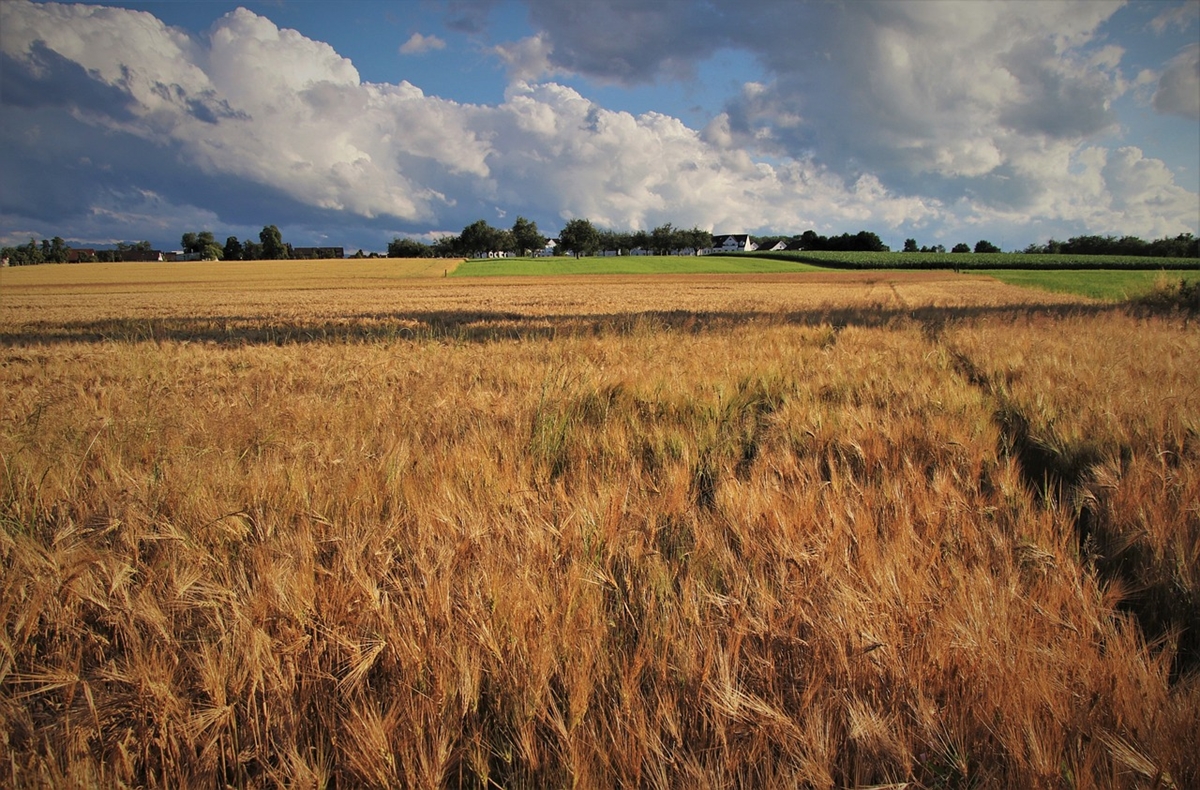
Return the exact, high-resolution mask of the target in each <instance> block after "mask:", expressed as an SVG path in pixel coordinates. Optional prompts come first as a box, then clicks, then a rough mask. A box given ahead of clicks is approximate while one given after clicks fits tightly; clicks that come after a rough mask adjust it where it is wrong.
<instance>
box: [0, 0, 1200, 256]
mask: <svg viewBox="0 0 1200 790" xmlns="http://www.w3.org/2000/svg"><path fill="white" fill-rule="evenodd" d="M518 216H523V217H525V218H527V219H530V220H533V221H535V222H537V224H538V227H539V228H540V229H541V231H542V232H543V233H544V234H546V235H550V236H553V235H554V234H556V233H557V232H558V230H560V229H561V227H562V226H563V225H564V224H565V223H566V222H567V221H568V220H570V219H573V218H577V217H582V218H586V219H589V220H591V221H592V223H593V224H595V225H597V226H600V227H605V228H611V229H616V230H635V229H647V230H648V229H652V228H654V227H656V226H658V225H661V224H663V223H667V222H670V223H672V224H674V225H675V226H677V227H693V226H696V227H701V228H706V229H709V230H712V231H713V232H715V233H752V234H757V235H770V234H781V235H793V234H800V233H802V232H804V231H806V230H810V229H811V230H815V231H817V232H818V233H821V234H823V235H835V234H839V233H856V232H858V231H860V230H869V231H873V232H875V233H877V234H879V236H880V237H881V238H882V239H883V241H884V242H885V243H887V244H889V245H891V246H892V248H893V249H899V248H900V247H901V246H902V245H903V243H904V240H905V239H907V238H914V239H916V240H917V242H918V243H919V244H920V245H934V244H944V245H946V246H947V247H950V246H952V245H953V244H956V243H958V242H965V243H968V244H971V245H974V243H975V242H976V241H978V240H980V239H987V240H989V241H991V242H993V243H995V244H998V245H999V246H1000V247H1001V248H1003V249H1005V250H1019V249H1022V248H1024V247H1026V246H1027V245H1029V244H1032V243H1045V242H1046V241H1047V240H1048V239H1050V238H1057V239H1066V238H1069V237H1072V236H1078V235H1085V234H1098V235H1117V236H1121V235H1127V234H1131V235H1137V236H1141V237H1142V238H1144V239H1148V240H1149V239H1155V238H1161V237H1163V236H1175V235H1177V234H1180V233H1193V234H1198V235H1200V0H1185V1H1181V2H1177V1H1175V0H1130V2H1125V3H1121V2H1104V0H1081V1H1078V2H1076V1H1075V0H1063V1H1062V2H1057V1H1056V2H1048V1H1047V2H1042V1H1040V0H1017V2H1003V1H1002V0H963V1H962V2H959V1H958V0H881V1H880V2H873V1H872V0H854V2H825V1H824V0H820V1H814V2H800V1H798V0H687V1H685V0H611V1H610V2H598V1H597V2H581V1H580V0H511V1H510V0H450V1H449V2H431V1H427V0H390V1H388V2H383V1H381V0H343V1H342V2H332V1H331V0H330V1H326V0H273V1H271V2H243V3H235V2H225V1H224V0H174V1H172V2H113V3H107V4H103V5H96V4H84V3H43V2H31V1H30V0H0V246H3V245H11V244H21V243H24V242H26V241H28V240H29V238H31V237H33V238H37V239H42V238H50V237H53V236H61V237H62V238H64V239H65V240H66V241H67V243H68V244H70V245H71V246H74V247H88V246H94V247H102V246H107V245H112V244H115V243H116V242H119V241H140V240H147V241H150V242H151V243H152V244H153V245H154V246H155V247H157V248H161V249H177V248H178V247H179V246H180V241H179V240H180V237H181V235H182V234H183V233H185V232H199V231H204V230H208V231H212V232H213V233H214V235H215V236H216V237H217V239H218V241H223V240H224V239H225V238H226V237H227V236H231V235H232V236H237V237H238V238H241V239H246V238H257V236H258V233H259V231H260V230H261V229H262V228H263V226H265V225H276V226H278V227H279V229H280V230H281V231H282V233H283V237H284V240H285V241H288V242H290V243H292V244H293V245H295V246H316V245H330V246H343V247H345V248H346V249H347V250H348V251H350V250H357V249H364V250H366V251H368V252H369V251H383V250H385V249H386V247H387V244H388V242H389V241H391V240H392V239H394V238H397V237H411V238H416V239H418V240H422V241H430V240H432V239H433V238H436V237H437V236H440V235H445V234H446V233H457V232H459V231H461V230H462V228H463V227H465V226H466V225H468V224H470V223H472V222H474V221H476V220H479V219H484V220H486V221H487V222H489V223H490V224H492V225H493V226H495V227H511V225H512V223H513V221H514V220H515V219H516V218H517V217H518Z"/></svg>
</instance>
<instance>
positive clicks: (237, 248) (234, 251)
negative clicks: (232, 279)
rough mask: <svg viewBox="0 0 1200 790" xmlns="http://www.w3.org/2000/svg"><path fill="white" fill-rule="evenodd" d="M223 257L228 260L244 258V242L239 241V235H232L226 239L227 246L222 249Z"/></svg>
mask: <svg viewBox="0 0 1200 790" xmlns="http://www.w3.org/2000/svg"><path fill="white" fill-rule="evenodd" d="M221 257H222V258H224V259H225V260H227V261H240V260H241V259H242V243H241V242H240V241H238V237H237V236H230V237H229V238H227V239H225V248H224V249H223V250H221Z"/></svg>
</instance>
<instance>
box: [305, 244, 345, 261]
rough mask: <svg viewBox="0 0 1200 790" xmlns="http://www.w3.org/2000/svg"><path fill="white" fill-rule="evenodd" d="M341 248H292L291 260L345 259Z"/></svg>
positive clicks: (343, 249)
mask: <svg viewBox="0 0 1200 790" xmlns="http://www.w3.org/2000/svg"><path fill="white" fill-rule="evenodd" d="M345 257H346V250H345V248H343V247H293V248H292V258H294V259H297V260H325V259H327V258H345Z"/></svg>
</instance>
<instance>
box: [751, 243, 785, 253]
mask: <svg viewBox="0 0 1200 790" xmlns="http://www.w3.org/2000/svg"><path fill="white" fill-rule="evenodd" d="M783 249H787V245H786V244H784V243H783V242H782V241H777V242H775V243H774V244H763V245H762V246H759V247H755V248H754V251H755V252H778V251H780V250H783Z"/></svg>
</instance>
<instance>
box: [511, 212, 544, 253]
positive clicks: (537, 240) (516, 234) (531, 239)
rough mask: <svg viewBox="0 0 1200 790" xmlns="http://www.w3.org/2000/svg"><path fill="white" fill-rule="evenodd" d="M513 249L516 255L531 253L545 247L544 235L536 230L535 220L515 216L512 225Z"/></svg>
mask: <svg viewBox="0 0 1200 790" xmlns="http://www.w3.org/2000/svg"><path fill="white" fill-rule="evenodd" d="M512 235H513V240H514V242H515V244H516V247H515V251H516V253H517V254H518V255H531V254H533V253H535V252H537V251H538V250H541V249H544V248H545V247H546V237H545V236H543V235H542V234H541V233H539V232H538V226H537V223H536V222H532V221H530V220H527V219H525V218H524V217H517V221H516V222H514V223H513V226H512Z"/></svg>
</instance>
